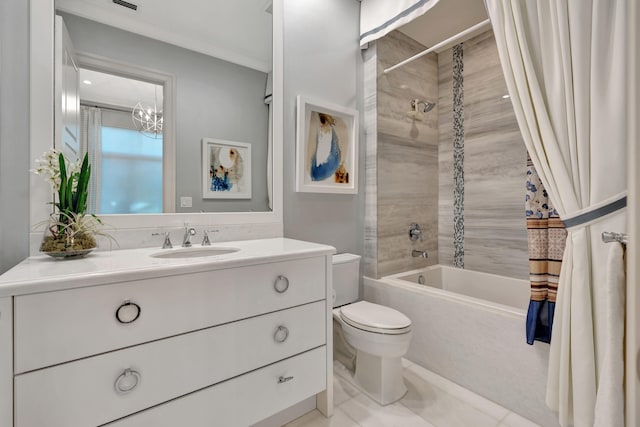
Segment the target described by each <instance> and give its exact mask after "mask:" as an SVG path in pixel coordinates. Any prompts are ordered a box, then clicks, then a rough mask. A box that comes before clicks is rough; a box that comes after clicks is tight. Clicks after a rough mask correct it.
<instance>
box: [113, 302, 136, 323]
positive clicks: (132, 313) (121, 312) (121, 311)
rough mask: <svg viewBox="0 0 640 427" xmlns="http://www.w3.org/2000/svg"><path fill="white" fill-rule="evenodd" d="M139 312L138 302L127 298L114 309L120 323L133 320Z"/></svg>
mask: <svg viewBox="0 0 640 427" xmlns="http://www.w3.org/2000/svg"><path fill="white" fill-rule="evenodd" d="M141 312H142V309H141V308H140V306H139V305H138V304H136V303H135V302H131V301H129V300H127V301H125V302H123V303H122V305H121V306H120V307H118V309H117V310H116V319H118V322H120V323H131V322H135V321H136V319H138V317H140V313H141Z"/></svg>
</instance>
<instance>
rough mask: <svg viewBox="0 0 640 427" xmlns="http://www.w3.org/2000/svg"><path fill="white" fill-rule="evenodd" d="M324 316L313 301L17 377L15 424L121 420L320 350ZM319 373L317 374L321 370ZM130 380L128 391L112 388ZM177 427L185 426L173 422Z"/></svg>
mask: <svg viewBox="0 0 640 427" xmlns="http://www.w3.org/2000/svg"><path fill="white" fill-rule="evenodd" d="M324 319H326V305H325V302H324V301H319V302H315V303H311V304H306V305H302V306H299V307H294V308H291V309H288V310H282V311H278V312H275V313H269V314H266V315H263V316H258V317H252V318H250V319H246V320H241V321H238V322H233V323H228V324H225V325H221V326H217V327H213V328H209V329H205V330H201V331H196V332H192V333H189V334H185V335H180V336H176V337H172V338H167V339H163V340H159V341H155V342H152V343H148V344H143V345H139V346H135V347H131V348H127V349H123V350H118V351H115V352H112V353H108V354H103V355H99V356H94V357H90V358H87V359H83V360H79V361H75V362H70V363H66V364H62V365H58V366H54V367H51V368H47V369H42V370H38V371H34V372H29V373H26V374H22V375H18V376H16V377H15V399H16V400H15V422H16V424H15V425H16V427H41V426H47V427H74V426H79V427H80V426H82V427H86V426H95V425H100V424H103V423H106V422H109V421H112V420H115V419H118V418H121V417H124V416H126V415H129V414H132V413H134V412H137V411H140V410H143V409H145V408H149V407H151V406H153V405H157V404H159V403H162V402H166V401H168V400H170V399H173V398H176V397H179V396H183V395H185V394H187V393H191V392H194V391H196V390H199V389H202V388H204V387H208V386H210V385H212V384H216V383H219V382H221V381H224V380H226V379H228V378H233V377H236V376H238V375H241V374H243V373H245V372H247V371H251V370H253V369H256V368H259V367H261V366H265V365H268V364H270V363H274V362H277V361H279V360H282V359H285V358H287V357H290V356H292V355H295V354H299V353H302V352H304V351H307V350H309V349H313V348H317V347H320V346H322V348H324V344H325V342H326V331H325V320H324ZM285 328H286V329H285ZM323 354H324V353H323ZM321 366H325V365H320V364H319V363H317V364H314V365H309V366H307V367H306V369H307V370H309V371H317V370H320V367H321ZM325 370H326V369H325ZM279 375H284V376H290V375H292V374H290V373H287V372H286V371H282V372H280V373H279ZM296 375H297V374H296ZM314 375H315V374H314ZM320 376H321V377H322V378H324V376H325V372H322V374H321V375H320ZM275 378H276V379H277V378H278V377H277V376H276V377H275ZM134 384H135V387H133V388H132V389H131V390H130V391H125V392H123V391H122V390H120V391H118V388H120V389H128V388H129V387H131V386H132V385H134ZM295 384H297V382H296V383H295ZM289 387H290V386H289V385H288V384H283V385H282V389H288V388H289ZM313 390H314V391H313V392H314V393H315V392H316V391H318V390H319V388H318V387H314V388H313ZM251 392H253V391H252V390H249V389H247V390H242V391H238V392H237V393H238V394H236V395H234V397H230V396H225V399H223V400H221V402H224V405H225V406H226V405H227V404H232V403H233V402H235V401H238V400H241V398H245V394H246V393H251ZM311 394H313V393H311ZM305 397H308V396H305ZM250 402H251V401H250ZM253 403H255V402H252V403H251V405H250V407H252V406H253ZM204 407H206V408H209V405H205V406H204ZM245 410H246V409H245ZM141 425H142V424H141ZM147 425H154V424H147ZM178 425H186V424H181V423H177V424H174V426H178ZM189 425H190V424H189ZM216 425H226V424H216Z"/></svg>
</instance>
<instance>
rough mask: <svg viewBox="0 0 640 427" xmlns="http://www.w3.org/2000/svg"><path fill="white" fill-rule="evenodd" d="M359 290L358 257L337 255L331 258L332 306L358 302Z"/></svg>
mask: <svg viewBox="0 0 640 427" xmlns="http://www.w3.org/2000/svg"><path fill="white" fill-rule="evenodd" d="M359 288H360V255H354V254H337V255H334V256H333V294H334V299H333V306H334V307H339V306H341V305H345V304H349V303H351V302H354V301H357V300H358V296H359V295H358V289H359Z"/></svg>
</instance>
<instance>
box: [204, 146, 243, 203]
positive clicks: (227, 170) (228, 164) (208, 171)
mask: <svg viewBox="0 0 640 427" xmlns="http://www.w3.org/2000/svg"><path fill="white" fill-rule="evenodd" d="M202 198H203V199H250V198H251V144H247V143H245V142H235V141H225V140H222V139H215V138H202Z"/></svg>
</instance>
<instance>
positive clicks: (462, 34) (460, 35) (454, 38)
mask: <svg viewBox="0 0 640 427" xmlns="http://www.w3.org/2000/svg"><path fill="white" fill-rule="evenodd" d="M489 25H491V21H490V20H489V19H486V20H484V21H482V22H480V23H478V24H476V25H474V26H473V27H469V28H467V29H466V30H464V31H462V32H460V33H458V34H456V35H455V36H451V37H449V38H448V39H446V40H444V41H441V42H440V43H438V44H436V45H434V46H431V47H430V48H429V49H427V50H423V51H422V52H420V53H418V54H416V55H413V56H412V57H411V58H407V59H405V60H404V61H402V62H400V63H398V64H396V65H394V66H392V67H389V68H387V69H385V70H384V73H385V74H387V73H389V72H391V71H393V70H395V69H396V68H400V67H402V66H403V65H405V64H408V63H409V62H411V61H415V60H416V59H418V58H421V57H423V56H424V55H426V54H428V53H431V52H433V51H436V50H438V49H440V48H442V47H444V46H447V45H448V44H450V43H453V42H455V41H457V40H459V39H461V38H463V37H465V36H467V35H468V34H470V33H473V32H474V31H476V30H480V29H482V28H484V27H486V26H489Z"/></svg>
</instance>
